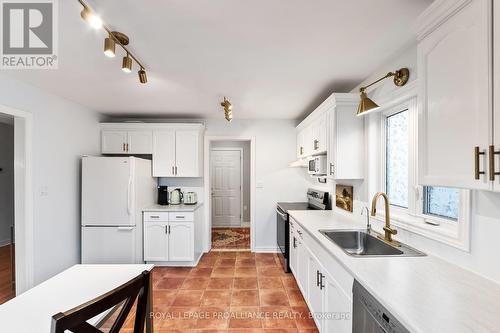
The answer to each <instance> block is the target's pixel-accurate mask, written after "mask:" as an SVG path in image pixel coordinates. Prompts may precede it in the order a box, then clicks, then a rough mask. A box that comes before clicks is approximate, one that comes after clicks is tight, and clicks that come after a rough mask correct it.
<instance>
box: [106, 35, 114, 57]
mask: <svg viewBox="0 0 500 333" xmlns="http://www.w3.org/2000/svg"><path fill="white" fill-rule="evenodd" d="M115 52H116V43H115V40H114V39H113V38H112V37H111V34H110V35H109V37H106V39H104V55H105V56H106V57H110V58H114V57H115V55H116V53H115Z"/></svg>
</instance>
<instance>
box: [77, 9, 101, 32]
mask: <svg viewBox="0 0 500 333" xmlns="http://www.w3.org/2000/svg"><path fill="white" fill-rule="evenodd" d="M80 16H81V17H82V19H84V20H85V21H86V22H87V23H88V24H89V25H90V26H91V27H92V28H94V29H101V28H102V20H101V18H100V17H99V16H97V15H96V14H95V13H94V12H92V11H91V10H90V8H89V7H85V6H84V7H83V10H82V11H81V13H80Z"/></svg>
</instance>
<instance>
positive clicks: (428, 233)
mask: <svg viewBox="0 0 500 333" xmlns="http://www.w3.org/2000/svg"><path fill="white" fill-rule="evenodd" d="M373 219H375V220H377V221H379V222H381V223H385V215H384V214H380V215H379V216H376V217H374V218H373ZM426 220H429V221H432V222H438V223H439V225H433V224H429V223H426V222H425V221H426ZM456 223H460V222H456ZM391 225H393V226H395V227H398V228H401V229H403V230H406V231H408V232H410V233H414V234H417V235H420V236H423V237H425V238H428V239H432V240H434V241H438V242H440V243H443V244H446V245H449V246H452V247H455V248H457V249H459V250H462V251H465V252H470V244H469V241H468V237H467V235H460V233H459V228H458V226H456V225H452V223H450V221H447V220H445V219H439V218H435V217H429V216H413V215H410V214H407V213H400V212H398V213H392V214H391Z"/></svg>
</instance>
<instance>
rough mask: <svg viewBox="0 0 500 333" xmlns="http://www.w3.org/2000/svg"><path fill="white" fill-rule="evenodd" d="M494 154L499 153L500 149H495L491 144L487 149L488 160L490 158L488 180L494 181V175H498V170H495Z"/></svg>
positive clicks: (499, 173)
mask: <svg viewBox="0 0 500 333" xmlns="http://www.w3.org/2000/svg"><path fill="white" fill-rule="evenodd" d="M496 155H500V150H497V151H495V146H494V145H491V146H490V149H489V155H488V157H489V160H490V165H489V167H490V180H491V181H492V182H494V181H495V176H500V172H496V171H495V157H496Z"/></svg>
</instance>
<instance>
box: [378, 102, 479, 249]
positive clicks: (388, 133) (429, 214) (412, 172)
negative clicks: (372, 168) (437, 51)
mask: <svg viewBox="0 0 500 333" xmlns="http://www.w3.org/2000/svg"><path fill="white" fill-rule="evenodd" d="M379 116H380V126H381V127H380V130H381V134H382V135H381V137H380V138H381V141H380V144H381V147H380V152H381V154H382V156H381V160H382V162H383V163H382V164H380V166H381V172H380V173H379V174H380V175H381V179H380V180H381V181H380V184H382V185H383V186H385V192H386V193H387V196H388V197H389V201H390V203H391V213H392V219H393V221H394V225H395V226H396V228H397V227H400V228H402V229H405V230H407V231H409V232H413V233H417V234H420V235H423V236H425V237H428V238H431V239H434V240H437V241H441V242H443V243H445V244H448V245H451V246H455V247H458V248H460V249H463V250H468V249H469V241H468V239H469V231H468V230H469V216H468V215H469V208H470V207H469V206H470V193H469V192H470V191H468V190H461V189H456V188H448V187H438V186H419V184H418V177H417V175H418V159H417V155H418V153H417V139H418V138H417V135H418V134H417V133H418V131H417V103H416V98H410V99H408V100H407V101H406V102H403V103H400V104H398V105H396V104H394V105H393V108H392V109H387V110H386V111H383V112H381V113H379ZM374 186H376V184H375V185H374ZM376 190H377V191H378V190H380V188H379V187H377V188H376Z"/></svg>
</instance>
